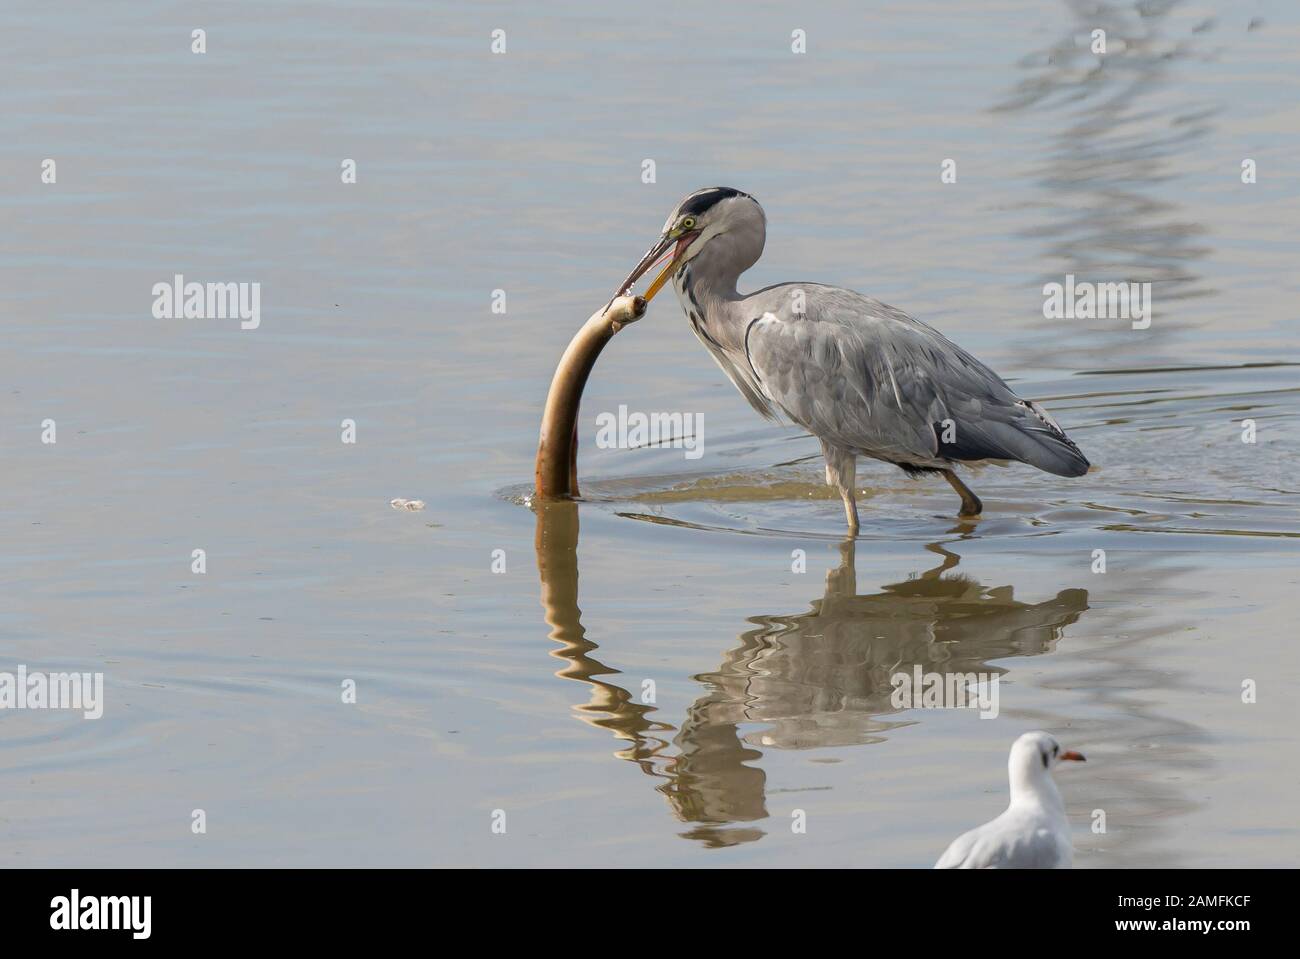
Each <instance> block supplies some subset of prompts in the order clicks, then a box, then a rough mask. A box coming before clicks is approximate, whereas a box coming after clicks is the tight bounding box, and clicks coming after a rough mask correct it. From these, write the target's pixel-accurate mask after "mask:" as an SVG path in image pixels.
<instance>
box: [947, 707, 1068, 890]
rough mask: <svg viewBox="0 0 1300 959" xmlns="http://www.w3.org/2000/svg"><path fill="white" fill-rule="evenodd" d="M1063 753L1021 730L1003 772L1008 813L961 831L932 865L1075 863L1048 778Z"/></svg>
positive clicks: (1059, 805) (1040, 866)
mask: <svg viewBox="0 0 1300 959" xmlns="http://www.w3.org/2000/svg"><path fill="white" fill-rule="evenodd" d="M1082 758H1083V757H1082V756H1080V755H1079V754H1078V753H1070V752H1062V751H1061V747H1060V745H1059V744H1058V743H1057V742H1056V740H1055V739H1053V738H1052V737H1051V736H1049V735H1048V734H1047V733H1044V732H1032V733H1025V734H1024V735H1023V736H1021V737H1020V738H1019V739H1017V740H1016V741H1015V743H1013V744H1012V746H1011V756H1010V758H1009V759H1008V760H1007V771H1008V773H1009V777H1010V780H1011V804H1010V805H1009V806H1007V810H1006V812H1004V813H1003V814H1002V815H1001V816H998V817H997V818H996V819H994V820H991V821H989V822H986V823H985V824H984V825H982V826H978V827H976V828H975V829H972V830H971V831H970V832H966V833H962V834H961V835H960V836H958V837H957V838H956V839H955V840H953V843H952V845H950V846H949V847H948V849H947V851H946V852H945V853H944V854H943V855H942V856H940V857H939V861H938V862H937V863H935V865H934V868H936V869H1069V868H1070V865H1071V864H1072V863H1073V862H1074V846H1073V844H1072V843H1071V841H1070V822H1069V820H1068V819H1067V818H1066V816H1065V804H1064V803H1063V802H1062V801H1061V794H1060V793H1059V792H1058V791H1057V789H1056V783H1055V782H1054V781H1053V779H1052V769H1051V767H1052V766H1054V765H1056V763H1058V762H1059V761H1060V760H1061V759H1082Z"/></svg>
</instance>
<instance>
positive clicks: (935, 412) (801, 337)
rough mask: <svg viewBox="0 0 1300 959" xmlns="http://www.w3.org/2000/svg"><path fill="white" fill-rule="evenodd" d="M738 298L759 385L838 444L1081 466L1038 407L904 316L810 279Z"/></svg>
mask: <svg viewBox="0 0 1300 959" xmlns="http://www.w3.org/2000/svg"><path fill="white" fill-rule="evenodd" d="M796 292H798V293H802V294H803V299H802V301H800V300H798V299H797V298H796V297H795V295H794V293H796ZM741 303H742V304H743V307H744V308H745V309H746V310H747V311H748V312H749V313H750V314H752V317H751V318H750V319H749V320H748V321H747V324H746V329H745V336H744V341H743V347H744V359H745V362H746V364H747V365H748V366H749V371H748V372H752V374H753V379H754V381H755V383H756V384H757V385H758V387H759V389H760V391H761V392H762V393H763V395H765V396H766V397H768V398H769V399H770V400H771V402H772V404H773V405H774V406H775V407H776V408H778V409H780V410H781V411H783V412H784V413H785V414H786V415H787V416H789V417H790V418H791V419H792V420H794V421H795V422H796V423H798V424H800V425H801V426H803V427H805V428H806V429H808V430H809V431H810V432H812V433H814V434H816V435H817V436H819V437H822V438H823V439H826V440H829V441H830V442H832V443H834V444H835V445H837V446H841V447H843V448H845V449H852V450H858V451H860V452H864V453H869V454H871V455H877V456H880V457H881V458H883V459H888V460H891V461H893V462H898V463H910V464H915V465H941V464H942V463H943V462H944V461H946V460H977V459H1014V460H1021V461H1023V462H1027V463H1031V464H1033V465H1034V466H1037V467H1039V468H1040V469H1046V470H1048V471H1049V472H1062V473H1064V475H1079V474H1080V473H1082V472H1084V471H1085V470H1086V469H1087V460H1085V459H1084V458H1083V456H1082V454H1080V453H1079V451H1078V448H1077V447H1075V446H1074V444H1073V443H1071V442H1070V441H1069V439H1068V438H1066V437H1065V434H1064V433H1063V432H1062V431H1061V429H1060V427H1058V426H1057V425H1056V424H1055V423H1054V422H1053V421H1052V420H1051V419H1050V417H1048V416H1047V415H1046V413H1044V412H1043V411H1042V410H1041V409H1039V408H1038V407H1036V406H1035V405H1034V404H1032V403H1026V402H1025V401H1024V400H1021V399H1020V398H1019V397H1017V396H1016V395H1015V393H1013V392H1012V391H1011V389H1010V387H1008V386H1007V384H1006V383H1005V382H1003V380H1002V378H1001V377H999V376H998V375H997V374H996V373H994V372H993V371H992V370H990V369H989V368H988V367H987V366H985V365H984V364H983V363H981V362H980V361H979V360H977V359H976V358H975V357H973V356H971V355H970V354H969V353H967V352H966V351H965V350H963V349H962V348H961V347H959V346H957V344H955V343H953V342H952V341H951V340H949V339H948V338H947V337H945V336H944V335H943V334H941V333H939V332H938V331H937V330H935V329H933V328H931V327H929V326H927V325H926V324H924V323H921V322H920V321H918V320H915V319H913V318H912V317H910V316H908V315H907V314H906V313H903V312H901V311H899V310H895V309H894V308H892V307H890V306H886V305H885V304H883V303H881V302H879V301H878V300H873V299H871V298H869V297H865V296H862V295H860V294H857V293H853V292H852V291H850V290H841V289H838V288H836V287H819V286H815V285H813V284H807V285H804V286H796V285H791V284H787V285H784V286H781V287H773V288H771V289H769V290H764V291H762V292H761V293H759V294H755V295H754V296H752V297H748V298H746V299H745V300H743V301H741ZM796 305H802V306H803V312H802V313H797V312H796Z"/></svg>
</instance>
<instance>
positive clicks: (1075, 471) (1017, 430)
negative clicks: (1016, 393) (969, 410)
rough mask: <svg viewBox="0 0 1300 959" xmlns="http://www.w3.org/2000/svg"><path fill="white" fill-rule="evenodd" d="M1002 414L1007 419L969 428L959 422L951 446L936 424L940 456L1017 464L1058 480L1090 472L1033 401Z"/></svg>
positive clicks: (1076, 449) (1017, 404)
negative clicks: (1002, 460) (1058, 477)
mask: <svg viewBox="0 0 1300 959" xmlns="http://www.w3.org/2000/svg"><path fill="white" fill-rule="evenodd" d="M1002 411H1003V412H1005V413H1006V416H1005V418H998V419H994V418H992V417H989V418H987V419H984V420H981V421H979V422H977V423H974V424H969V425H967V424H964V423H960V422H959V423H958V424H957V436H956V439H955V442H952V443H945V442H943V437H942V434H941V433H940V431H939V429H938V424H936V429H935V434H936V436H938V437H939V455H940V456H945V457H948V458H949V459H955V460H981V459H1007V460H1018V461H1019V462H1021V463H1028V464H1029V465H1030V466H1034V467H1037V468H1038V469H1040V470H1043V471H1044V472H1047V473H1052V474H1054V475H1056V476H1082V475H1083V474H1084V473H1086V472H1088V467H1089V465H1091V464H1089V463H1088V458H1087V457H1086V456H1084V455H1083V451H1082V450H1080V449H1079V447H1078V446H1077V445H1075V442H1074V440H1072V439H1070V438H1069V437H1068V436H1066V435H1065V430H1063V429H1061V427H1060V426H1059V425H1058V424H1057V422H1056V420H1054V419H1052V417H1051V416H1050V415H1048V413H1047V410H1045V409H1043V408H1042V407H1041V406H1039V405H1038V404H1037V403H1034V402H1031V401H1030V400H1017V401H1016V402H1015V403H1014V404H1013V405H1011V406H1009V407H1003V408H1002ZM988 412H989V411H988V410H987V408H986V414H987V413H988Z"/></svg>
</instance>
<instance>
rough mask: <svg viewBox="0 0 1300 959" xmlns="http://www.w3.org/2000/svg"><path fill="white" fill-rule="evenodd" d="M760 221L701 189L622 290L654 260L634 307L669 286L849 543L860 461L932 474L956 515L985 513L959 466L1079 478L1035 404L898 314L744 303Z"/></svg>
mask: <svg viewBox="0 0 1300 959" xmlns="http://www.w3.org/2000/svg"><path fill="white" fill-rule="evenodd" d="M766 236H767V217H766V215H765V214H764V213H763V208H762V207H761V206H759V204H758V201H757V200H755V199H754V198H753V197H752V196H750V195H749V194H748V193H742V192H741V191H740V190H734V189H731V188H730V187H708V188H706V189H703V190H697V191H695V192H694V193H692V194H690V195H689V196H687V197H686V198H685V199H683V200H682V201H681V202H680V203H678V204H677V206H676V207H675V208H674V209H673V211H672V213H671V214H670V215H669V217H668V220H667V222H666V223H665V224H664V228H663V232H662V233H661V234H660V235H659V237H658V239H656V240H655V242H654V243H653V244H652V245H651V247H650V249H649V250H648V251H647V252H646V255H645V256H644V257H642V259H641V262H640V263H638V264H637V265H636V267H635V268H634V269H633V270H632V272H631V273H630V274H629V275H628V278H627V279H626V280H625V281H624V282H623V284H622V286H620V287H619V288H618V292H617V294H616V295H623V294H626V293H628V292H629V291H630V290H631V288H632V286H633V284H635V283H636V281H637V280H638V279H640V278H641V276H642V275H643V274H645V273H646V272H647V271H649V270H650V269H651V268H652V267H653V266H656V265H658V263H660V262H662V260H663V259H667V260H668V265H667V266H666V267H664V269H663V270H662V272H660V273H659V275H658V276H657V277H656V278H655V279H654V281H653V282H652V283H651V284H650V286H649V287H648V288H647V290H646V292H645V293H644V294H643V296H644V298H645V299H646V300H647V301H648V300H650V299H652V298H653V297H654V296H655V294H656V293H658V292H659V290H660V289H661V288H662V287H663V285H664V284H665V283H667V282H668V281H669V280H671V281H672V284H673V288H674V289H675V290H676V291H677V298H678V300H679V301H680V302H681V304H682V309H683V311H685V313H686V316H687V319H688V320H689V321H690V324H691V329H692V330H693V331H694V332H695V335H696V337H697V338H698V339H699V340H700V342H701V343H703V344H704V346H705V348H706V349H707V350H708V351H709V353H710V355H712V357H713V359H714V360H715V361H717V364H718V366H720V367H721V368H722V371H723V372H724V373H726V374H727V376H728V378H729V379H730V380H731V382H732V383H734V384H735V386H736V388H737V389H738V390H740V392H741V394H742V395H743V396H744V397H745V399H746V400H748V401H749V403H750V405H751V406H753V407H754V409H755V410H757V411H758V412H759V413H760V414H761V415H762V416H764V417H766V418H768V419H771V420H779V418H780V417H781V416H782V415H784V416H785V417H786V418H787V419H789V420H790V421H792V422H794V423H796V424H798V425H799V426H802V427H803V428H804V429H806V430H807V431H808V432H810V433H812V434H813V435H814V436H816V437H817V438H818V439H819V440H820V441H821V447H822V453H823V454H824V455H825V457H826V483H827V485H829V486H834V487H835V488H836V489H837V490H839V494H840V497H841V498H842V499H843V500H844V512H845V516H846V517H847V518H848V524H849V530H850V531H851V532H854V533H856V532H857V530H858V508H857V502H856V500H855V497H854V482H855V479H856V472H857V458H858V457H859V456H868V457H871V458H873V459H878V460H883V461H884V462H886V463H893V464H895V465H896V466H899V467H902V469H903V470H904V471H905V472H906V473H907V474H908V475H909V476H920V475H923V474H926V473H936V472H937V473H939V474H941V475H942V476H943V477H944V479H946V480H947V481H948V482H949V483H950V484H951V485H952V487H953V489H954V490H956V491H957V493H958V494H959V495H960V496H961V514H960V515H962V516H977V515H979V513H980V511H981V510H982V509H983V504H982V503H981V502H980V500H979V497H978V496H976V495H975V494H974V493H973V492H971V490H970V489H969V488H968V487H967V486H966V484H965V483H963V482H962V481H961V479H960V478H958V476H957V474H956V472H955V471H954V470H955V467H956V465H957V464H958V463H977V462H979V461H981V460H1016V461H1019V462H1021V463H1028V464H1029V465H1031V466H1035V467H1037V468H1038V469H1041V470H1045V471H1047V472H1048V473H1054V474H1056V475H1057V476H1082V475H1083V474H1084V473H1086V472H1087V471H1088V465H1089V464H1088V460H1087V459H1086V458H1085V457H1084V455H1083V453H1082V452H1081V451H1080V450H1079V447H1078V446H1076V445H1075V444H1074V442H1073V441H1071V440H1070V438H1069V437H1068V436H1066V435H1065V432H1064V430H1062V429H1061V427H1060V426H1058V425H1057V423H1056V421H1055V420H1054V419H1052V417H1051V416H1049V415H1048V413H1047V411H1046V410H1044V409H1043V408H1042V407H1041V406H1039V405H1038V404H1036V403H1033V402H1031V401H1029V400H1023V399H1021V398H1020V397H1018V396H1017V395H1016V394H1015V393H1014V392H1012V390H1011V388H1010V387H1009V386H1007V384H1006V383H1005V382H1003V380H1002V378H1001V377H1000V376H998V375H997V374H996V373H994V372H993V371H992V370H991V369H989V368H988V367H987V366H985V365H984V364H983V363H981V362H980V361H979V360H977V359H976V358H975V357H973V356H971V354H969V353H967V352H966V351H965V350H963V349H962V348H961V347H960V346H958V345H957V344H956V343H953V342H952V341H951V340H949V339H948V338H947V337H946V336H944V335H943V334H942V333H940V332H939V331H938V330H936V329H934V328H933V327H930V326H928V325H926V324H925V323H922V322H921V321H920V320H917V319H913V318H912V317H911V316H908V315H907V314H906V313H904V312H903V311H901V310H897V309H894V308H893V307H892V306H887V305H886V304H884V303H881V302H880V301H879V300H875V299H872V298H871V297H869V296H863V295H862V294H861V293H855V292H854V291H852V290H846V289H842V288H840V287H836V286H826V285H824V284H821V283H779V284H777V285H776V286H769V287H767V288H765V289H762V290H758V291H756V292H754V293H748V294H741V293H739V292H737V290H736V281H737V280H738V279H739V277H740V274H742V273H744V272H745V271H746V270H748V269H749V268H750V267H752V266H753V265H754V264H755V263H757V262H758V258H759V257H760V256H761V255H762V253H763V244H764V241H765V239H766Z"/></svg>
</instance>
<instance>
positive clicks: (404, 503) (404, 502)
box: [388, 499, 424, 512]
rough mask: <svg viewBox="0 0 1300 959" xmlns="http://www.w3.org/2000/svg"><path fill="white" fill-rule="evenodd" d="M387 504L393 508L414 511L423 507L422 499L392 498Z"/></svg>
mask: <svg viewBox="0 0 1300 959" xmlns="http://www.w3.org/2000/svg"><path fill="white" fill-rule="evenodd" d="M388 505H389V506H391V507H392V508H393V509H405V510H410V511H412V512H414V511H415V510H419V509H424V500H422V499H393V500H389V501H388Z"/></svg>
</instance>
